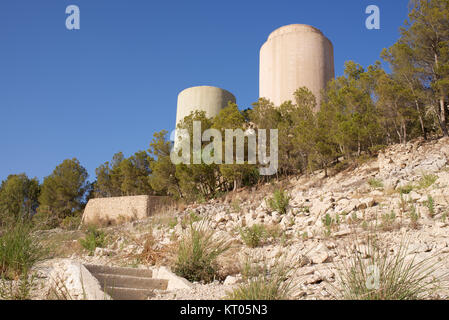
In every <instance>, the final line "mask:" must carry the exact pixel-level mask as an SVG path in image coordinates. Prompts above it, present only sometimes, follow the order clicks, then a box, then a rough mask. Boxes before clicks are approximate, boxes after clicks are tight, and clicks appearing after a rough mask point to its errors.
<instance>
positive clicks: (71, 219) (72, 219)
mask: <svg viewBox="0 0 449 320" xmlns="http://www.w3.org/2000/svg"><path fill="white" fill-rule="evenodd" d="M81 218H82V216H81V214H77V215H74V216H68V217H65V218H64V219H62V221H61V228H63V229H65V230H76V229H78V227H79V226H80V225H81Z"/></svg>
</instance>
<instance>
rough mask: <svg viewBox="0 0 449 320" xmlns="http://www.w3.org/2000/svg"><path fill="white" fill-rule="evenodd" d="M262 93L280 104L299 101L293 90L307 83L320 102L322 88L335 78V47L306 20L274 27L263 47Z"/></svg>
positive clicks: (261, 65) (260, 82) (261, 57)
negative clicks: (300, 22) (307, 23)
mask: <svg viewBox="0 0 449 320" xmlns="http://www.w3.org/2000/svg"><path fill="white" fill-rule="evenodd" d="M259 77H260V78H259V96H260V97H264V98H268V99H270V100H271V101H272V102H273V103H274V104H275V105H276V106H279V105H281V104H282V103H283V102H285V101H287V100H292V101H293V102H294V101H295V100H294V98H293V93H294V92H295V91H296V90H297V89H298V88H300V87H304V86H305V87H307V88H309V90H310V91H312V92H313V94H314V95H315V97H316V98H317V102H318V107H319V105H320V96H321V95H320V91H321V89H324V88H325V87H326V84H327V83H328V82H329V81H330V80H331V79H332V78H334V48H333V45H332V43H331V42H330V40H329V39H328V38H326V37H325V36H324V35H323V33H322V32H321V31H320V30H318V29H316V28H314V27H311V26H308V25H304V24H291V25H287V26H284V27H281V28H279V29H276V30H275V31H273V32H272V33H271V34H270V35H269V37H268V40H267V41H266V42H265V43H264V44H263V45H262V47H261V49H260V75H259Z"/></svg>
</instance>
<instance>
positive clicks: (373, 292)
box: [336, 237, 447, 300]
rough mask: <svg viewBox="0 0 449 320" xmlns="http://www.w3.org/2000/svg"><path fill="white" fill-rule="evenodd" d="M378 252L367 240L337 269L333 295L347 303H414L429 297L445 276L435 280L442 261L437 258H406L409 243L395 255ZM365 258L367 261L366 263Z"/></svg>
mask: <svg viewBox="0 0 449 320" xmlns="http://www.w3.org/2000/svg"><path fill="white" fill-rule="evenodd" d="M391 252H393V251H392V250H391V248H389V247H384V248H381V247H380V246H379V243H378V241H375V240H374V239H373V238H372V237H370V238H369V239H368V241H367V244H366V246H365V247H363V248H362V247H360V246H357V247H356V249H355V252H351V253H350V254H349V255H348V256H349V257H350V258H349V261H346V260H344V261H343V262H342V263H341V265H340V266H338V267H337V287H336V289H337V290H336V295H337V296H338V297H339V298H342V299H346V300H416V299H425V298H429V297H431V295H432V294H433V293H435V291H436V290H437V287H438V285H440V284H441V283H442V282H443V281H444V282H445V281H446V280H445V279H446V278H447V277H446V276H447V275H443V276H441V275H440V276H439V277H435V276H434V272H435V271H436V270H438V268H439V267H441V265H440V264H441V263H442V261H444V259H441V260H440V259H439V257H438V256H437V255H434V256H430V257H428V258H425V259H423V260H419V261H418V259H417V258H416V255H414V256H412V257H410V256H409V255H408V252H409V250H408V242H404V241H402V242H401V244H400V246H399V248H398V249H397V250H395V251H394V253H391ZM366 257H368V258H367V259H366Z"/></svg>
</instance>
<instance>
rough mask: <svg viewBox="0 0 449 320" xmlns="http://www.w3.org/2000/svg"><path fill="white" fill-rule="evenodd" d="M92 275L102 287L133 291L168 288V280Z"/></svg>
mask: <svg viewBox="0 0 449 320" xmlns="http://www.w3.org/2000/svg"><path fill="white" fill-rule="evenodd" d="M93 275H94V276H95V278H97V279H98V281H99V282H100V285H101V286H102V287H104V286H111V287H120V288H133V289H147V290H154V289H157V290H166V289H167V286H168V280H163V279H153V278H147V277H133V276H127V275H118V274H107V273H94V274H93Z"/></svg>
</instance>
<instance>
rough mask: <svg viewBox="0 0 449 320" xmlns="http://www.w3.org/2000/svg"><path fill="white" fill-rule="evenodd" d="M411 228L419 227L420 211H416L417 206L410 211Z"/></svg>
mask: <svg viewBox="0 0 449 320" xmlns="http://www.w3.org/2000/svg"><path fill="white" fill-rule="evenodd" d="M409 216H410V227H412V228H414V229H416V228H417V227H418V220H419V216H420V215H419V211H417V210H416V207H415V206H412V207H411V209H410V213H409Z"/></svg>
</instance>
